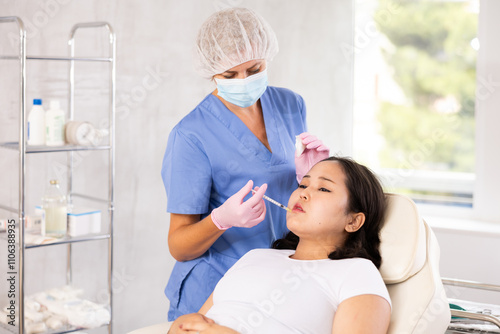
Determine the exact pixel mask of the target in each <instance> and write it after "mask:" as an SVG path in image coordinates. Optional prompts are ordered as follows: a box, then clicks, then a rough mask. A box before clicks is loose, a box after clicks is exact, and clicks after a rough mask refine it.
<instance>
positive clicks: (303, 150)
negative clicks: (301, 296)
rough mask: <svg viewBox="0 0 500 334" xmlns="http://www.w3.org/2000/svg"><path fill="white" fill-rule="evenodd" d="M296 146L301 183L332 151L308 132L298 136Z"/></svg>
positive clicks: (297, 167)
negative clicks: (313, 167)
mask: <svg viewBox="0 0 500 334" xmlns="http://www.w3.org/2000/svg"><path fill="white" fill-rule="evenodd" d="M295 146H296V147H295V170H296V173H297V182H298V183H300V181H301V180H302V178H303V177H304V175H306V174H307V172H309V170H310V169H311V168H312V166H314V165H315V164H316V163H318V162H320V161H321V160H323V159H326V158H328V157H329V156H330V149H329V148H328V147H326V146H325V145H324V144H323V142H322V141H321V140H319V139H318V138H316V136H314V135H311V134H310V133H308V132H303V133H301V134H300V135H298V136H297V142H296V143H295Z"/></svg>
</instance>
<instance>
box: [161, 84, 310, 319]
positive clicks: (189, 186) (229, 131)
mask: <svg viewBox="0 0 500 334" xmlns="http://www.w3.org/2000/svg"><path fill="white" fill-rule="evenodd" d="M260 101H261V105H262V112H263V114H264V122H265V126H266V132H267V139H268V141H269V145H270V147H271V150H272V153H271V152H270V151H269V150H268V149H267V148H266V147H265V146H264V144H262V142H260V140H259V139H257V137H256V136H255V135H254V134H253V133H252V132H251V131H250V130H249V129H248V128H247V126H246V125H245V124H244V123H243V122H242V121H241V120H240V119H239V118H238V117H237V116H236V115H235V114H233V113H232V112H231V111H230V110H229V109H227V108H226V106H224V104H223V103H222V102H221V101H220V100H219V99H218V98H217V97H216V96H214V95H212V94H210V95H208V96H207V97H206V98H205V99H204V100H203V101H202V102H201V103H200V104H199V105H198V106H197V107H196V108H195V109H194V110H193V111H192V112H191V113H189V114H188V115H187V116H186V117H184V118H183V119H182V120H181V121H180V122H179V123H178V124H177V125H176V126H175V127H174V129H173V130H172V132H171V133H170V136H169V139H168V144H167V149H166V152H165V156H164V158H163V167H162V177H163V182H164V184H165V189H166V192H167V211H168V212H170V213H177V214H201V218H202V219H203V218H205V217H206V216H207V215H209V214H210V213H211V212H212V210H213V209H215V208H217V207H219V206H220V205H222V204H223V203H224V202H225V201H226V200H227V199H228V198H229V197H230V196H232V195H233V194H234V193H236V192H237V191H238V190H240V189H241V188H242V187H243V186H244V185H245V184H246V183H247V181H248V180H253V181H254V185H255V186H260V185H261V184H263V183H267V184H268V188H267V191H266V195H268V196H269V197H271V198H273V199H275V200H277V201H278V202H280V203H284V204H285V205H286V204H287V203H288V198H289V196H290V194H291V193H292V191H293V190H295V189H296V187H297V181H296V176H295V161H294V154H295V136H296V135H299V134H300V133H302V132H304V131H306V108H305V105H304V101H303V99H302V97H300V96H299V95H297V94H295V93H294V92H292V91H290V90H288V89H284V88H277V87H271V86H269V87H267V89H266V91H265V92H264V94H263V95H262V97H261V98H260ZM249 196H250V195H249ZM266 206H267V208H266V209H267V212H266V218H265V219H264V221H262V222H261V223H260V224H258V225H256V226H254V227H252V228H240V227H232V228H229V229H228V230H226V231H225V232H224V233H223V234H222V235H221V236H220V237H219V238H218V239H217V241H215V243H214V244H213V245H212V246H211V247H210V249H209V250H208V251H207V252H205V254H203V255H202V256H201V257H199V258H197V259H194V260H191V261H186V262H176V264H175V266H174V268H173V271H172V274H171V276H170V279H169V281H168V284H167V287H166V288H165V294H166V296H167V298H168V299H169V301H170V310H169V313H168V318H169V320H174V319H176V318H177V317H179V316H180V315H183V314H186V313H192V312H197V311H198V310H199V309H200V307H201V306H202V305H203V303H204V302H205V301H206V299H207V298H208V297H209V296H210V294H211V293H212V291H213V289H214V288H215V285H216V284H217V282H218V281H219V279H220V278H221V277H222V276H223V275H224V273H225V272H226V271H227V270H228V269H229V268H230V267H231V266H232V265H233V264H234V263H235V262H236V261H237V260H238V259H239V258H240V257H241V256H243V255H244V254H245V253H246V252H248V251H249V250H251V249H254V248H269V247H270V246H271V244H272V242H273V241H274V240H276V239H278V238H282V237H283V236H284V234H285V233H286V232H287V231H288V230H287V228H286V219H285V217H286V211H285V210H283V209H281V208H279V207H277V206H275V205H273V204H270V203H268V202H267V201H266Z"/></svg>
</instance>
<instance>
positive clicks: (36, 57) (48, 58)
mask: <svg viewBox="0 0 500 334" xmlns="http://www.w3.org/2000/svg"><path fill="white" fill-rule="evenodd" d="M0 59H5V60H19V59H20V57H19V56H0ZM26 59H27V60H55V61H90V62H104V63H110V62H112V61H113V59H111V58H106V57H52V56H26Z"/></svg>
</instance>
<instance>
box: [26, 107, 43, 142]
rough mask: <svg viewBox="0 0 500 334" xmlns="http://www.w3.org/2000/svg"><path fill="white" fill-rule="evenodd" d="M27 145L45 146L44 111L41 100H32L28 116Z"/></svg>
mask: <svg viewBox="0 0 500 334" xmlns="http://www.w3.org/2000/svg"><path fill="white" fill-rule="evenodd" d="M28 145H45V111H44V110H43V107H42V100H41V99H34V100H33V108H31V111H30V113H29V115H28Z"/></svg>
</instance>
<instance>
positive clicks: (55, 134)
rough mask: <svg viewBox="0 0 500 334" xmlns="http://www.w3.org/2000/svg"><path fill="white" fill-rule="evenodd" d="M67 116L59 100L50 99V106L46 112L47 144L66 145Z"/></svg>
mask: <svg viewBox="0 0 500 334" xmlns="http://www.w3.org/2000/svg"><path fill="white" fill-rule="evenodd" d="M64 123H65V116H64V111H62V109H61V107H60V105H59V101H57V100H52V101H50V108H49V110H47V112H46V113H45V131H46V132H45V144H46V145H47V146H62V145H64Z"/></svg>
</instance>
